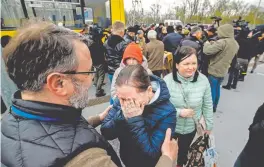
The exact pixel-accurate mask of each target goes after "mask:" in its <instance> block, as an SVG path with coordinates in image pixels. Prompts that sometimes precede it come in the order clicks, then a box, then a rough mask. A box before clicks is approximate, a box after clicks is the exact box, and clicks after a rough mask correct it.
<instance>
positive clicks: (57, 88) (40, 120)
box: [1, 21, 264, 167]
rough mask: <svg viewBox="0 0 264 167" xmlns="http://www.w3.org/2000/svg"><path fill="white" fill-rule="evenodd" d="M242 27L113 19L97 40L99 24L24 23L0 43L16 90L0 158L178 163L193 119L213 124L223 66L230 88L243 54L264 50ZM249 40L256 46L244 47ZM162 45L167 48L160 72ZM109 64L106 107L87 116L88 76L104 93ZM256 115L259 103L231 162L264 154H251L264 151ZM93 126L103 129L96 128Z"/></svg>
mask: <svg viewBox="0 0 264 167" xmlns="http://www.w3.org/2000/svg"><path fill="white" fill-rule="evenodd" d="M186 30H187V31H186ZM216 32H217V33H216ZM246 32H248V31H247V30H245V29H240V30H239V34H235V28H234V27H233V25H230V24H224V25H221V26H219V27H218V28H217V29H216V28H215V27H209V28H208V29H207V30H205V29H204V28H203V26H194V27H191V28H190V27H187V28H186V27H182V26H180V25H179V26H177V27H173V26H168V25H165V24H163V23H160V24H159V26H158V27H155V26H151V27H150V28H144V27H140V26H131V27H128V28H127V29H126V28H125V25H124V23H122V22H120V21H116V22H115V23H113V25H112V27H111V34H110V35H109V36H107V39H106V41H105V42H102V40H101V39H102V37H103V35H102V33H101V32H100V31H99V30H98V28H96V27H91V28H90V27H88V26H86V27H85V28H84V30H83V31H82V32H81V34H80V33H75V32H73V31H71V30H69V29H66V28H64V27H61V26H56V25H54V24H52V23H47V22H38V23H33V24H28V25H26V26H25V27H24V28H22V29H20V30H18V32H17V35H16V36H15V37H14V38H12V39H11V41H10V42H9V44H7V45H6V46H5V47H4V49H3V59H4V61H5V65H6V66H7V74H8V75H9V77H10V79H11V80H12V81H13V82H14V84H15V85H16V87H17V88H18V91H17V92H15V93H14V96H13V100H12V102H11V107H10V108H9V107H7V108H8V112H6V113H5V114H4V116H3V118H2V123H1V124H2V129H1V132H2V133H1V137H2V139H1V140H2V141H1V146H2V155H1V157H2V158H1V164H2V165H3V166H8V167H9V166H56V167H57V166H68V167H73V166H74V167H76V166H82V167H83V166H95V167H97V166H98V167H99V166H100V167H114V166H120V167H121V166H122V163H123V164H124V165H125V166H126V167H135V166H136V167H154V166H156V167H172V166H176V165H177V167H183V166H184V165H186V163H187V161H188V156H187V154H188V150H189V147H190V145H191V143H192V141H193V140H194V137H195V135H196V133H197V122H200V121H201V119H204V122H205V127H204V133H205V134H206V135H210V134H211V132H212V130H213V127H214V123H213V113H214V112H216V111H217V105H218V102H219V100H220V90H221V84H222V81H223V79H224V77H225V75H226V74H227V73H228V72H229V73H230V75H229V80H230V81H229V82H228V84H227V85H226V86H224V88H226V89H230V88H229V87H232V88H234V89H235V88H236V86H237V85H236V84H237V81H238V80H239V78H240V80H243V79H244V76H245V74H246V73H245V72H246V71H247V66H248V61H249V60H250V59H251V58H252V57H255V56H258V55H259V54H262V53H263V48H264V46H263V43H264V31H263V30H261V31H260V32H259V31H258V35H256V32H253V33H252V34H251V36H250V35H249V32H248V33H246ZM252 41H255V42H256V43H255V45H252ZM245 43H247V44H245ZM249 43H250V45H248V44H249ZM248 46H250V47H252V48H253V46H254V47H255V46H257V47H256V50H257V51H256V52H254V54H253V53H248V52H249V50H248V49H245V47H248ZM165 51H166V52H171V53H172V54H173V63H172V73H170V74H167V75H164V73H163V70H164V68H163V66H164V52H165ZM245 55H246V56H249V55H250V56H249V57H246V58H245V57H244V56H245ZM245 59H246V60H247V61H245ZM230 66H231V67H230ZM237 66H238V67H237ZM106 73H107V75H108V79H109V82H110V84H111V99H110V104H111V106H109V107H108V108H107V109H106V110H105V111H103V112H102V113H100V114H99V115H98V116H91V117H89V118H87V119H85V118H83V117H82V115H81V113H82V109H84V108H85V107H88V101H89V95H88V89H89V88H90V87H91V85H92V84H94V86H96V96H97V97H101V96H105V94H106V93H105V91H104V90H103V87H102V86H103V84H104V78H105V74H106ZM263 121H264V120H263V107H262V108H260V109H259V111H258V112H257V114H256V117H255V119H254V122H253V124H252V125H251V127H250V133H251V135H252V137H251V138H250V141H249V142H248V143H249V144H247V146H246V147H245V149H244V150H243V152H242V153H241V155H240V156H239V158H238V160H237V162H236V164H235V167H246V166H248V165H247V164H255V165H254V167H260V166H261V165H262V164H263V163H264V162H263V158H261V156H254V158H252V156H248V155H249V154H251V152H252V151H256V152H258V153H260V155H261V153H262V152H261V151H259V150H260V149H262V150H263V148H262V147H261V146H260V147H259V148H256V147H254V149H252V146H251V145H252V142H254V141H255V142H259V143H260V142H261V141H262V140H260V139H259V138H261V139H263V135H261V134H260V133H262V132H263ZM99 125H101V128H100V131H101V134H99V133H98V132H97V131H96V130H95V127H97V126H99ZM256 138H257V139H256ZM113 139H119V141H120V156H118V155H117V153H116V152H115V151H114V149H113V148H112V146H111V145H110V144H109V142H108V141H107V140H113ZM253 145H254V144H253ZM260 145H262V146H263V144H260ZM254 155H255V154H254ZM120 159H121V161H120ZM245 159H246V160H245ZM121 162H122V163H121Z"/></svg>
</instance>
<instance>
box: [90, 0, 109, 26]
mask: <svg viewBox="0 0 264 167" xmlns="http://www.w3.org/2000/svg"><path fill="white" fill-rule="evenodd" d="M85 7H88V8H92V11H93V22H94V23H97V24H98V26H100V27H103V28H107V27H109V26H110V25H111V14H110V2H109V0H100V1H87V0H85Z"/></svg>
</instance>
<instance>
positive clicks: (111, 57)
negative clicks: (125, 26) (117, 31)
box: [104, 35, 127, 75]
mask: <svg viewBox="0 0 264 167" xmlns="http://www.w3.org/2000/svg"><path fill="white" fill-rule="evenodd" d="M104 47H105V49H106V61H107V65H108V74H112V75H113V74H114V73H115V70H116V69H117V68H119V66H120V63H121V60H122V58H123V54H124V51H125V49H126V47H127V42H126V41H125V40H124V39H123V38H122V37H120V36H118V35H111V36H110V37H109V38H108V40H107V41H106V42H105V43H104Z"/></svg>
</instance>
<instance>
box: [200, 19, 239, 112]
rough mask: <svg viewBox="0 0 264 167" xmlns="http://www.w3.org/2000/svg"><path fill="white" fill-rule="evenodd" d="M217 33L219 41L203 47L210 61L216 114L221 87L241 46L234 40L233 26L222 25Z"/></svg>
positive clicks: (210, 77)
mask: <svg viewBox="0 0 264 167" xmlns="http://www.w3.org/2000/svg"><path fill="white" fill-rule="evenodd" d="M217 32H218V37H219V40H217V41H215V42H214V41H211V42H206V43H205V44H204V47H203V52H204V54H206V55H207V56H208V57H209V59H210V64H209V68H208V74H209V76H208V79H209V81H210V84H211V91H212V99H213V104H214V112H216V108H217V105H218V101H219V99H220V85H221V83H222V81H223V79H224V77H225V75H226V73H227V71H228V68H229V67H230V64H231V61H232V60H233V58H234V56H235V55H236V54H237V52H238V49H239V45H238V43H237V42H236V40H235V38H234V28H233V26H232V25H230V24H225V25H222V26H220V27H219V28H218V31H217Z"/></svg>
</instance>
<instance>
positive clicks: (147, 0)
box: [124, 0, 264, 13]
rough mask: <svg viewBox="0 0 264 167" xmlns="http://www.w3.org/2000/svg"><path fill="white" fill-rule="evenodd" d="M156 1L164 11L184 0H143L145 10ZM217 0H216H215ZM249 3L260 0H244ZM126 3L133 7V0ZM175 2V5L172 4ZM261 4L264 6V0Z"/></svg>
mask: <svg viewBox="0 0 264 167" xmlns="http://www.w3.org/2000/svg"><path fill="white" fill-rule="evenodd" d="M156 1H158V2H159V4H161V5H162V6H161V12H162V13H164V12H165V11H166V10H168V9H169V8H170V6H171V7H172V6H175V5H180V4H181V3H182V1H184V0H141V2H142V7H143V8H144V9H145V10H149V7H150V5H151V4H153V3H155V2H156ZM213 1H216V0H213ZM244 1H245V2H247V3H251V4H256V5H257V4H258V2H259V0H244ZM124 3H125V9H128V10H129V9H131V8H132V0H124ZM172 4H175V5H172ZM261 6H262V7H264V0H262V3H261Z"/></svg>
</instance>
